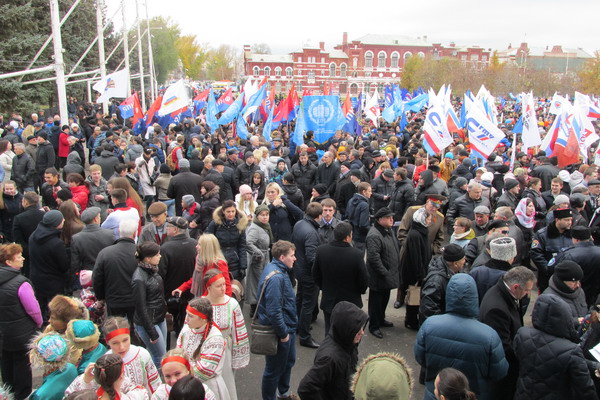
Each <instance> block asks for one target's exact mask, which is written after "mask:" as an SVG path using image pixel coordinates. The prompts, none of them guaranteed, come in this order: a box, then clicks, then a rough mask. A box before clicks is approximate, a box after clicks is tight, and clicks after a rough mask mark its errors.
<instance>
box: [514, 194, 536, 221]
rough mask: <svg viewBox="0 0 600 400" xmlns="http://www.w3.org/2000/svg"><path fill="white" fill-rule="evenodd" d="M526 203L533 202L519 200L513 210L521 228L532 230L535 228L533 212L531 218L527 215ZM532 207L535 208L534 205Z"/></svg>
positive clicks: (526, 199) (527, 199)
mask: <svg viewBox="0 0 600 400" xmlns="http://www.w3.org/2000/svg"><path fill="white" fill-rule="evenodd" d="M527 201H531V202H533V201H532V200H531V199H530V198H525V199H521V201H519V204H518V205H517V208H516V209H515V215H516V216H517V219H518V220H519V223H520V224H521V225H522V226H524V227H525V228H533V227H534V226H535V211H534V213H533V214H532V215H531V216H528V215H527ZM533 206H534V207H535V203H534V205H533Z"/></svg>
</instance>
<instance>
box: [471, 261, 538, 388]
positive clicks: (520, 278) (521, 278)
mask: <svg viewBox="0 0 600 400" xmlns="http://www.w3.org/2000/svg"><path fill="white" fill-rule="evenodd" d="M534 282H535V275H534V274H533V272H532V271H531V270H529V269H527V268H525V267H515V268H513V269H511V270H509V271H508V272H507V273H506V274H505V275H504V277H503V278H502V279H500V280H498V283H497V284H496V285H495V286H494V287H492V288H491V289H490V290H488V291H487V293H486V294H485V296H484V298H483V301H482V302H481V306H480V307H479V320H480V321H481V322H483V323H484V324H486V325H489V326H490V327H492V328H493V329H494V330H495V331H496V333H498V336H500V340H501V341H502V347H503V348H504V355H505V357H506V360H507V361H508V374H507V375H506V377H505V378H504V379H502V380H500V381H498V382H495V383H494V384H493V385H494V387H493V388H492V393H494V395H495V396H494V398H495V399H497V400H505V399H512V398H513V396H514V394H515V390H516V383H517V377H518V375H519V364H518V361H517V358H516V356H515V351H514V348H513V339H514V338H515V335H516V334H517V331H518V330H519V328H520V327H522V326H523V314H522V313H521V311H522V309H521V300H522V299H523V298H525V297H527V296H529V293H530V292H531V289H532V288H533V284H534Z"/></svg>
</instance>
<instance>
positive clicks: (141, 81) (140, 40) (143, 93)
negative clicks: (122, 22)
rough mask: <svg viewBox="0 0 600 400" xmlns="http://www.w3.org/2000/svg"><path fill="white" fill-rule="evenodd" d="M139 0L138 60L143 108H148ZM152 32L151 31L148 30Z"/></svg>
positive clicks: (136, 0) (136, 10)
mask: <svg viewBox="0 0 600 400" xmlns="http://www.w3.org/2000/svg"><path fill="white" fill-rule="evenodd" d="M138 3H139V0H135V20H136V25H137V37H138V46H139V47H138V62H139V64H140V66H139V69H140V92H141V95H142V110H145V109H146V88H145V87H144V58H143V57H142V34H141V32H140V10H139V8H140V7H139V4H138ZM148 34H150V32H148Z"/></svg>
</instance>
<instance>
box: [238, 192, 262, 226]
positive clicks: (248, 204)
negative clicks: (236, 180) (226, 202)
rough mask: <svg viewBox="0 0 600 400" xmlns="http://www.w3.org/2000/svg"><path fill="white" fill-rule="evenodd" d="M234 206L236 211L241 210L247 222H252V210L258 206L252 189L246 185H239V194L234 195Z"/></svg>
mask: <svg viewBox="0 0 600 400" xmlns="http://www.w3.org/2000/svg"><path fill="white" fill-rule="evenodd" d="M235 204H236V206H237V208H238V210H242V211H243V212H244V213H245V214H246V216H247V217H248V219H249V220H252V216H253V215H254V210H255V209H256V207H257V206H258V204H257V203H256V199H255V197H254V193H253V192H252V188H251V187H250V186H248V185H241V186H240V192H239V193H238V194H236V195H235Z"/></svg>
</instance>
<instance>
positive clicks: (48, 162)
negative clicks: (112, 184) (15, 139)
mask: <svg viewBox="0 0 600 400" xmlns="http://www.w3.org/2000/svg"><path fill="white" fill-rule="evenodd" d="M55 160H56V153H55V152H54V148H53V147H52V144H51V143H49V142H44V143H40V144H38V148H37V158H36V160H35V170H36V171H37V173H38V174H43V173H44V171H45V170H46V169H47V168H50V167H54V162H55ZM111 174H112V173H111Z"/></svg>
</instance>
